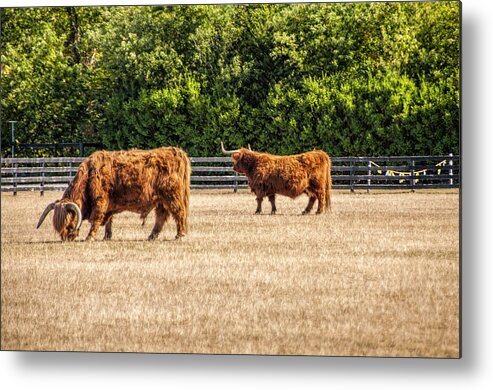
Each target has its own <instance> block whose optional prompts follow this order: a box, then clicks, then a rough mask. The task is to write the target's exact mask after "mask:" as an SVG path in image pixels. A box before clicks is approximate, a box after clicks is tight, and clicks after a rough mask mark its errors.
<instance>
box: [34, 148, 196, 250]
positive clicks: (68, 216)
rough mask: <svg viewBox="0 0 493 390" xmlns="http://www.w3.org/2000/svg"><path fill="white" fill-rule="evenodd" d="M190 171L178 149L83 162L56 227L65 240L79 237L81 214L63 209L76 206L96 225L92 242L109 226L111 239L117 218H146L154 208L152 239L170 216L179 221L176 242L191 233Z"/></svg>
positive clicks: (57, 211)
mask: <svg viewBox="0 0 493 390" xmlns="http://www.w3.org/2000/svg"><path fill="white" fill-rule="evenodd" d="M190 173H191V164H190V160H189V158H188V156H187V154H186V153H185V152H184V151H183V150H181V149H179V148H174V147H166V148H159V149H154V150H131V151H119V152H108V151H99V152H95V153H94V154H92V155H91V156H89V157H88V158H87V159H85V160H84V161H83V162H82V163H81V165H80V166H79V170H78V171H77V174H76V175H75V178H74V179H73V181H72V182H71V183H70V184H69V186H68V188H67V189H66V190H65V192H64V194H63V197H62V199H60V200H59V201H57V202H56V203H55V205H54V208H53V209H54V216H53V226H54V228H55V230H56V231H57V232H58V233H59V234H60V236H61V238H62V240H70V241H71V240H74V239H75V238H76V237H77V235H78V233H79V232H78V229H76V225H77V221H76V220H77V218H76V214H75V213H74V212H73V211H72V210H67V209H66V208H65V207H64V205H66V204H67V202H73V203H75V204H77V205H78V206H79V208H80V210H81V214H82V220H88V221H89V222H90V223H91V228H90V230H89V234H88V235H87V238H86V239H87V240H91V239H93V238H94V237H95V236H96V233H97V231H98V229H99V227H100V226H101V225H105V235H104V238H105V239H106V240H108V239H110V238H111V234H112V232H111V223H112V217H113V215H114V214H117V213H121V212H122V211H132V212H135V213H139V214H140V215H141V218H145V217H146V216H147V215H148V214H149V213H150V212H151V211H152V210H153V209H155V210H156V221H155V225H154V228H153V229H152V232H151V234H150V236H149V237H148V238H149V240H154V239H156V238H157V237H158V235H159V233H160V232H161V230H162V228H163V225H164V223H165V222H166V220H167V219H168V218H169V216H170V215H171V216H173V218H174V220H175V222H176V226H177V234H176V238H179V237H182V236H184V235H185V233H186V231H187V219H188V212H189V204H190ZM41 223H42V220H40V224H41ZM40 224H39V225H40ZM39 225H38V227H39Z"/></svg>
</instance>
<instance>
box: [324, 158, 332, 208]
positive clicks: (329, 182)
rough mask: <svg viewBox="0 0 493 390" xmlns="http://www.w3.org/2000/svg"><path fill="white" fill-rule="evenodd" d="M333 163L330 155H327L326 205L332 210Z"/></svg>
mask: <svg viewBox="0 0 493 390" xmlns="http://www.w3.org/2000/svg"><path fill="white" fill-rule="evenodd" d="M330 169H331V163H330V157H328V156H327V178H326V180H325V206H326V208H327V209H329V210H330V208H331V200H330V199H331V196H332V175H331V173H330Z"/></svg>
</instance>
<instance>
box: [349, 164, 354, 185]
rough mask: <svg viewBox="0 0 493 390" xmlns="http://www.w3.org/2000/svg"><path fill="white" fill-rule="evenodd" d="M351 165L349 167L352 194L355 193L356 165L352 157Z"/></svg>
mask: <svg viewBox="0 0 493 390" xmlns="http://www.w3.org/2000/svg"><path fill="white" fill-rule="evenodd" d="M349 164H350V165H349V176H350V180H349V187H350V188H351V192H354V165H353V159H352V157H350V160H349Z"/></svg>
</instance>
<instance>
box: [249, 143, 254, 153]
mask: <svg viewBox="0 0 493 390" xmlns="http://www.w3.org/2000/svg"><path fill="white" fill-rule="evenodd" d="M248 149H249V150H250V151H251V152H253V150H252V148H251V147H250V144H248Z"/></svg>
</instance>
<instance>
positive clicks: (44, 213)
mask: <svg viewBox="0 0 493 390" xmlns="http://www.w3.org/2000/svg"><path fill="white" fill-rule="evenodd" d="M54 208H55V202H53V203H50V204H49V205H48V206H46V208H45V211H43V214H41V217H40V218H39V221H38V226H36V229H39V227H40V226H41V225H42V224H43V222H44V220H45V218H46V216H47V215H48V213H49V212H50V211H51V210H53V209H54Z"/></svg>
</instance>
